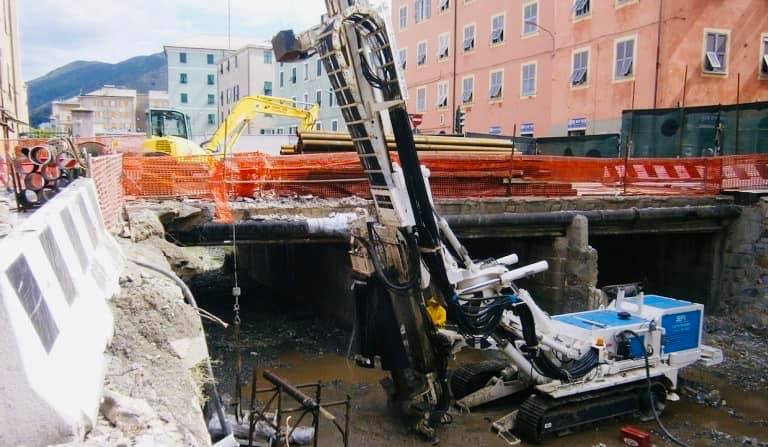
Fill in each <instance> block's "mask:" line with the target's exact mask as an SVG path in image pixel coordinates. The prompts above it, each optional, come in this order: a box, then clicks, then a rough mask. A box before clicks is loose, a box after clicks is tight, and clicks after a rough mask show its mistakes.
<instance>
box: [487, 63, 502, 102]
mask: <svg viewBox="0 0 768 447" xmlns="http://www.w3.org/2000/svg"><path fill="white" fill-rule="evenodd" d="M503 94H504V72H503V71H502V70H497V71H492V72H491V88H490V89H489V91H488V98H490V99H491V100H496V99H501V97H502V95H503Z"/></svg>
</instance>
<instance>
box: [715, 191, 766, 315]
mask: <svg viewBox="0 0 768 447" xmlns="http://www.w3.org/2000/svg"><path fill="white" fill-rule="evenodd" d="M722 262H723V276H722V282H721V284H722V294H721V296H722V300H721V304H722V309H721V311H722V312H723V313H728V314H738V315H739V317H740V318H742V319H744V322H745V323H746V324H747V325H748V326H752V327H754V328H760V329H765V328H766V327H768V298H766V291H768V198H766V197H764V198H761V199H760V200H759V201H758V202H757V203H756V204H754V205H752V206H745V207H744V211H743V213H742V215H741V217H740V218H739V219H737V220H736V221H735V222H734V223H733V224H731V226H730V227H729V229H728V232H727V234H726V238H725V249H724V250H723V261H722Z"/></svg>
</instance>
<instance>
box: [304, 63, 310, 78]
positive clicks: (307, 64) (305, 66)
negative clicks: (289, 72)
mask: <svg viewBox="0 0 768 447" xmlns="http://www.w3.org/2000/svg"><path fill="white" fill-rule="evenodd" d="M304 80H305V81H308V80H309V62H304Z"/></svg>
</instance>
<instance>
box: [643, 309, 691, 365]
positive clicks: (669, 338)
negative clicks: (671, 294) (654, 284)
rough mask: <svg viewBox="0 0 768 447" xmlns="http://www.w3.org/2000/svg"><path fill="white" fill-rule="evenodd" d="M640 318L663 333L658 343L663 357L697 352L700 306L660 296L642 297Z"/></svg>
mask: <svg viewBox="0 0 768 447" xmlns="http://www.w3.org/2000/svg"><path fill="white" fill-rule="evenodd" d="M642 314H643V316H644V317H646V318H649V319H653V320H656V322H657V324H658V325H659V326H660V327H661V328H662V329H663V330H664V337H663V339H662V343H661V347H662V353H663V354H672V353H676V352H681V351H687V350H689V349H698V348H699V346H700V345H701V331H702V322H703V314H704V306H702V305H701V304H697V303H692V302H690V301H684V300H678V299H674V298H668V297H665V296H660V295H646V296H645V299H644V300H643V311H642Z"/></svg>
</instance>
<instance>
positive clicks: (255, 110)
mask: <svg viewBox="0 0 768 447" xmlns="http://www.w3.org/2000/svg"><path fill="white" fill-rule="evenodd" d="M319 113H320V107H319V106H318V105H317V104H313V105H311V106H310V107H309V109H306V110H305V109H304V108H301V107H296V103H295V102H294V101H293V100H290V99H286V98H277V97H274V96H265V95H258V96H246V97H244V98H243V99H241V100H240V101H238V103H237V104H235V107H234V108H233V109H232V112H230V114H229V116H228V117H227V119H225V120H224V122H223V123H221V125H219V128H218V129H216V133H214V134H213V137H211V139H210V140H209V141H208V142H207V143H205V145H204V147H205V149H206V150H207V151H209V152H213V153H227V152H230V151H231V149H232V148H233V147H234V145H235V143H236V142H237V140H238V139H239V138H240V135H242V133H243V131H244V130H245V128H246V127H247V126H248V123H249V122H250V121H251V120H253V119H254V118H256V117H257V116H258V115H277V116H285V117H289V118H296V119H298V120H300V122H299V131H308V130H312V129H313V128H314V126H315V123H316V122H317V117H318V115H319Z"/></svg>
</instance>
